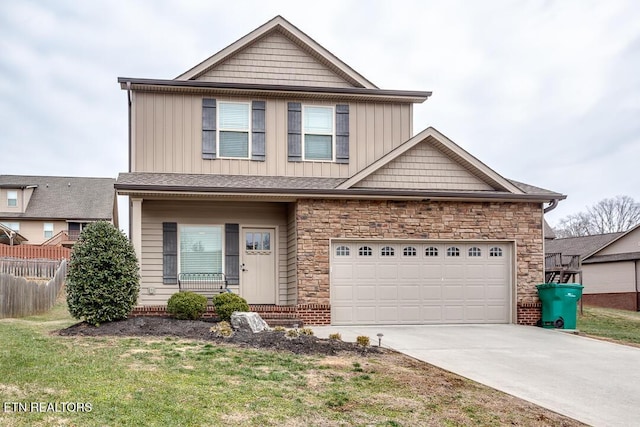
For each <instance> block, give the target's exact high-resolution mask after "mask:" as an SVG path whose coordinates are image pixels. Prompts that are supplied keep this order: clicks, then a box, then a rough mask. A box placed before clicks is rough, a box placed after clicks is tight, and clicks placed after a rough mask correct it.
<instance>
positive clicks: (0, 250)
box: [0, 245, 71, 259]
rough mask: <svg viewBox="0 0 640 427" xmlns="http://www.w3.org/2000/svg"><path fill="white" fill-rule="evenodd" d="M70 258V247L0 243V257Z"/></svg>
mask: <svg viewBox="0 0 640 427" xmlns="http://www.w3.org/2000/svg"><path fill="white" fill-rule="evenodd" d="M2 257H11V258H39V259H43V258H44V259H70V258H71V249H69V248H65V247H62V246H36V245H18V246H8V245H0V258H2Z"/></svg>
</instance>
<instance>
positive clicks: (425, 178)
mask: <svg viewBox="0 0 640 427" xmlns="http://www.w3.org/2000/svg"><path fill="white" fill-rule="evenodd" d="M354 187H359V188H411V189H420V188H428V189H432V190H470V191H484V190H489V191H490V190H493V188H492V187H491V186H490V185H489V184H487V183H486V182H484V181H482V180H481V179H480V178H478V177H477V176H475V175H473V174H472V173H471V172H469V171H468V170H467V169H465V168H464V167H463V166H461V165H460V164H458V163H456V162H454V161H453V160H451V159H450V158H449V157H448V156H446V155H445V154H443V153H442V152H441V151H440V150H438V149H437V148H435V147H433V146H431V145H429V144H428V143H427V142H422V143H420V144H418V145H417V146H415V147H413V148H412V149H410V150H409V151H407V152H406V153H404V154H403V155H401V156H400V157H398V158H397V159H395V160H393V161H391V162H390V163H389V164H387V165H385V166H383V167H382V168H380V169H379V170H377V171H376V172H375V173H373V174H372V175H370V176H368V177H366V178H365V179H363V180H362V181H360V182H359V183H358V184H356V185H355V186H354Z"/></svg>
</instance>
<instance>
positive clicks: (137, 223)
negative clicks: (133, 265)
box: [129, 197, 142, 266]
mask: <svg viewBox="0 0 640 427" xmlns="http://www.w3.org/2000/svg"><path fill="white" fill-rule="evenodd" d="M129 233H131V243H132V244H133V249H135V251H136V256H137V257H138V265H139V266H142V199H139V198H133V197H132V198H131V226H130V230H129Z"/></svg>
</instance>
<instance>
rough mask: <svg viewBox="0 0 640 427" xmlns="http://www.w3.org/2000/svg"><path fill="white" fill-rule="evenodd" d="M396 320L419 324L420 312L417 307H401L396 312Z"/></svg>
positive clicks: (420, 319) (420, 320)
mask: <svg viewBox="0 0 640 427" xmlns="http://www.w3.org/2000/svg"><path fill="white" fill-rule="evenodd" d="M398 320H399V321H400V322H402V323H421V322H422V310H421V308H420V306H419V305H410V306H403V307H402V310H399V311H398Z"/></svg>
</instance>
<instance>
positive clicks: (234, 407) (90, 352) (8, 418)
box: [0, 305, 581, 427]
mask: <svg viewBox="0 0 640 427" xmlns="http://www.w3.org/2000/svg"><path fill="white" fill-rule="evenodd" d="M73 323H75V322H74V321H73V319H70V318H69V316H68V314H67V313H66V311H65V307H64V306H63V305H62V306H57V307H56V308H55V309H54V311H52V312H51V313H50V314H48V315H46V316H38V317H32V318H27V319H20V320H16V319H4V320H0V342H2V346H1V347H0V397H1V399H0V400H2V402H1V403H2V405H3V406H2V411H1V412H0V425H3V426H5V425H6V426H11V427H14V426H49V425H56V426H65V425H82V426H141V425H144V426H217V425H230V426H270V425H273V426H275V425H278V426H280V425H285V426H314V425H317V426H341V425H345V426H351V425H373V426H416V425H437V426H441V425H443V426H463V425H464V426H466V425H483V426H484V425H536V426H542V425H550V426H551V425H553V426H558V425H566V426H577V425H581V424H580V423H578V422H576V421H574V420H571V419H568V418H565V417H562V416H559V415H557V414H555V413H552V412H550V411H547V410H545V409H543V408H540V407H538V406H535V405H533V404H531V403H528V402H524V401H522V400H519V399H517V398H515V397H512V396H509V395H506V394H503V393H500V392H497V391H495V390H492V389H489V388H487V387H484V386H481V385H479V384H476V383H474V382H472V381H469V380H466V379H464V378H461V377H458V376H456V375H453V374H450V373H448V372H445V371H442V370H440V369H438V368H435V367H433V366H431V365H428V364H426V363H422V362H418V361H415V360H414V359H411V358H409V357H405V356H402V355H400V354H397V353H392V352H388V353H383V354H377V355H376V354H373V355H368V356H359V355H353V354H348V355H347V354H345V355H340V356H326V357H325V356H300V355H294V354H291V353H286V352H274V351H268V350H255V349H241V348H238V347H234V346H230V345H226V344H222V345H220V344H216V343H211V342H205V341H197V340H184V339H178V338H167V337H149V338H147V337H144V338H140V337H136V338H132V337H127V338H116V337H63V336H59V335H56V334H55V333H51V331H54V330H58V329H61V328H63V327H66V326H69V325H71V324H73ZM34 402H35V403H36V405H38V404H39V406H36V409H38V410H39V412H36V411H27V412H25V411H23V410H21V406H20V405H21V404H23V405H25V406H26V407H28V408H29V409H30V410H31V409H32V408H33V406H32V404H33V403H34ZM47 404H52V405H50V406H47ZM80 404H83V408H84V412H83V411H81V410H80V408H81V406H80ZM88 405H90V409H91V411H90V412H88V411H87V409H88V407H89V406H88ZM23 407H24V406H23Z"/></svg>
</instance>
